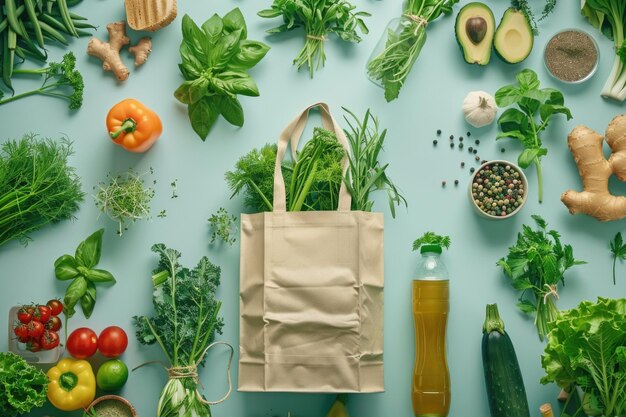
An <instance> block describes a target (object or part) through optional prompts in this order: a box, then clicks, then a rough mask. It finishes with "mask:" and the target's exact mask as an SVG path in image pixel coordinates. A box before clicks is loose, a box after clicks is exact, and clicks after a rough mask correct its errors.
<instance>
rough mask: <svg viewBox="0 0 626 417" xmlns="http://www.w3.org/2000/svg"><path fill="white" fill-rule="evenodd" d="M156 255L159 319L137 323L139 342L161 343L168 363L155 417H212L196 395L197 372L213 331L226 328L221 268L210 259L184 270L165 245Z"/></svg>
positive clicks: (158, 246) (141, 319)
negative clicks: (219, 289)
mask: <svg viewBox="0 0 626 417" xmlns="http://www.w3.org/2000/svg"><path fill="white" fill-rule="evenodd" d="M152 251H153V252H156V253H157V254H158V255H159V257H160V259H159V265H158V267H157V268H156V269H155V270H154V274H153V275H152V284H153V286H154V288H153V296H152V303H153V305H154V311H155V314H154V316H153V317H145V316H139V317H138V316H135V317H134V318H133V320H134V323H135V326H136V328H137V339H138V340H139V342H140V343H142V344H144V345H151V344H153V343H158V344H159V346H160V347H161V349H162V350H163V353H164V354H165V356H166V357H167V359H168V361H169V364H170V365H169V368H168V369H167V371H168V375H169V379H168V381H167V384H166V385H165V388H163V391H162V392H161V398H160V399H159V405H158V409H157V417H210V416H211V409H210V407H209V405H210V404H211V403H209V402H208V401H206V400H205V399H204V397H203V396H202V395H201V394H200V392H199V391H198V385H199V380H198V369H197V367H198V365H204V361H205V358H204V356H205V354H206V352H207V350H208V349H209V348H210V347H211V346H212V343H211V342H212V341H213V339H214V337H215V332H217V333H220V334H221V333H222V327H223V326H224V321H223V319H222V318H221V317H218V313H219V310H220V307H221V305H222V302H221V301H218V300H217V299H216V298H215V296H216V292H217V287H218V286H219V284H220V268H219V267H217V266H215V265H213V264H212V263H211V262H209V260H208V258H207V257H206V256H205V257H202V259H200V262H199V263H198V265H197V266H196V267H195V268H194V269H191V270H190V269H188V268H185V267H183V266H182V265H180V263H179V259H180V252H178V251H176V250H173V249H168V248H166V247H165V245H163V244H156V245H154V246H152ZM217 343H221V342H217ZM229 346H230V345H229ZM231 349H232V347H231ZM231 359H232V354H231ZM141 366H142V365H141ZM229 372H230V364H229ZM229 385H230V376H229ZM229 393H230V391H229ZM227 396H228V395H227ZM225 398H226V397H225Z"/></svg>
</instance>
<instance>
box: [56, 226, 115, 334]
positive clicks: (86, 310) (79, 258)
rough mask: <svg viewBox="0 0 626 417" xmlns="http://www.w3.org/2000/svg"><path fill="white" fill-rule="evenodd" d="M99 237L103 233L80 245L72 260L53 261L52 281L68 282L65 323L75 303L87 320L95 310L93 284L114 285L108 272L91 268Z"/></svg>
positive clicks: (96, 256) (97, 253)
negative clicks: (53, 278) (53, 275)
mask: <svg viewBox="0 0 626 417" xmlns="http://www.w3.org/2000/svg"><path fill="white" fill-rule="evenodd" d="M103 234H104V229H100V230H98V231H96V232H94V233H93V234H91V235H90V236H89V237H88V238H87V239H85V240H83V241H82V242H80V244H79V245H78V247H77V248H76V253H75V254H74V256H71V255H63V256H60V257H59V258H57V260H56V261H54V274H55V275H56V278H57V279H58V280H59V281H71V283H70V285H69V286H68V287H67V289H66V290H65V297H64V299H63V305H64V307H63V314H65V317H66V319H68V318H70V317H72V316H73V315H74V313H76V310H75V308H74V307H75V306H76V304H77V303H78V302H80V306H81V308H82V310H83V314H85V317H86V318H89V317H91V314H92V313H93V309H94V307H95V306H96V284H115V278H114V277H113V275H112V274H111V273H110V272H109V271H105V270H103V269H95V268H94V267H95V266H96V265H98V262H100V255H101V252H102V235H103ZM65 327H66V329H67V326H65Z"/></svg>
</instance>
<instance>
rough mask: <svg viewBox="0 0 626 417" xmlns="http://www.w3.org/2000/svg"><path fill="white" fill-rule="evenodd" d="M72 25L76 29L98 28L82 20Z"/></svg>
mask: <svg viewBox="0 0 626 417" xmlns="http://www.w3.org/2000/svg"><path fill="white" fill-rule="evenodd" d="M74 27H75V28H76V29H98V27H97V26H94V25H92V24H91V23H87V22H84V21H78V22H74Z"/></svg>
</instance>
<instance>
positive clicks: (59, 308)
mask: <svg viewBox="0 0 626 417" xmlns="http://www.w3.org/2000/svg"><path fill="white" fill-rule="evenodd" d="M46 305H47V306H48V307H50V310H51V313H52V315H53V316H58V315H59V314H61V313H62V312H63V304H62V303H61V301H59V300H56V299H54V300H50V301H48V303H47V304H46Z"/></svg>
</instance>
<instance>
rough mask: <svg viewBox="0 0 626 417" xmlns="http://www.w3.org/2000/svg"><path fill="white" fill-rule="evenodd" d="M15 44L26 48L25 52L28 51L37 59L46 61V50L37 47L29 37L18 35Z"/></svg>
mask: <svg viewBox="0 0 626 417" xmlns="http://www.w3.org/2000/svg"><path fill="white" fill-rule="evenodd" d="M17 45H18V46H19V47H21V48H22V49H24V50H26V52H30V55H31V56H32V57H33V58H35V59H37V60H39V61H46V60H47V59H48V54H47V53H46V50H45V49H43V50H42V49H39V48H38V47H37V45H35V43H34V42H33V41H32V40H31V39H30V38H22V37H20V38H19V39H18V40H17Z"/></svg>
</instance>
